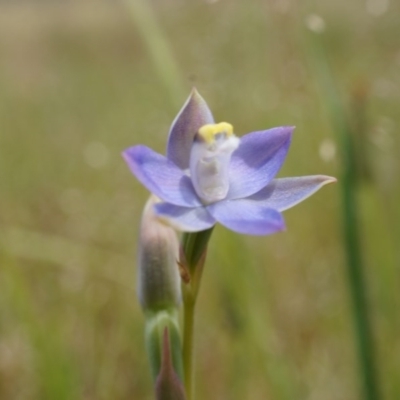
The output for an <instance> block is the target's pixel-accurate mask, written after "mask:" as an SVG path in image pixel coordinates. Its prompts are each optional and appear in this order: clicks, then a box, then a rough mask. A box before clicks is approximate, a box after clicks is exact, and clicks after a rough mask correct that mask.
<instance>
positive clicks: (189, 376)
mask: <svg viewBox="0 0 400 400" xmlns="http://www.w3.org/2000/svg"><path fill="white" fill-rule="evenodd" d="M195 305H196V300H195V299H194V298H193V296H192V295H191V294H189V293H187V294H186V295H185V294H184V302H183V348H182V351H183V373H184V376H185V388H186V397H187V400H192V399H193V398H194V393H193V338H194V316H195V313H194V312H195Z"/></svg>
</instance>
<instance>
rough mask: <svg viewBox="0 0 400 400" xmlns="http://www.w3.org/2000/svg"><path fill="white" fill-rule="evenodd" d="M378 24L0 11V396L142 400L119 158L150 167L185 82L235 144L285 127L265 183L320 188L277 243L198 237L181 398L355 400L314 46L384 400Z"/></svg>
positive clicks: (394, 369)
mask: <svg viewBox="0 0 400 400" xmlns="http://www.w3.org/2000/svg"><path fill="white" fill-rule="evenodd" d="M399 15H400V3H399V2H395V1H389V0H354V1H344V0H338V1H335V2H333V1H329V0H319V1H318V0H316V1H302V2H297V1H295V0H270V1H261V0H260V1H258V0H252V1H233V0H231V1H228V0H219V1H218V0H208V1H206V0H202V1H200V0H193V1H187V0H186V1H184V0H165V1H155V0H154V1H151V2H150V1H145V0H143V1H139V0H131V1H130V2H129V1H128V0H126V1H125V2H124V1H115V2H114V1H94V0H93V1H83V0H79V1H78V0H77V1H61V0H60V1H50V0H49V1H43V2H36V1H25V2H24V1H3V2H0V399H4V400H8V399H10V400H11V399H12V400H14V399H51V400H55V399H56V400H62V399H85V400H94V399H96V400H97V399H104V400H106V399H151V398H153V394H152V388H151V379H150V372H149V369H148V363H147V359H146V354H145V351H144V346H143V343H144V338H143V316H142V314H141V310H140V308H139V306H138V302H137V300H136V293H135V254H136V242H137V235H138V227H139V225H138V224H139V220H140V214H141V210H142V207H143V205H144V202H145V200H146V198H147V196H148V193H146V190H145V189H144V188H143V187H142V186H141V185H140V184H139V183H138V182H137V181H136V179H135V178H134V177H133V176H132V175H131V174H130V172H129V170H128V168H127V166H126V165H125V164H124V162H123V160H122V158H121V156H120V153H121V151H122V150H123V149H124V148H126V147H128V146H131V145H134V144H137V143H143V144H146V145H148V146H151V147H153V148H155V149H156V150H158V151H160V152H163V151H164V148H165V145H166V139H167V134H168V129H169V126H170V124H171V122H172V120H173V118H174V117H175V115H176V113H177V112H178V111H179V108H180V107H181V105H182V104H183V103H184V101H185V99H186V97H187V96H188V95H189V92H190V89H191V87H192V86H196V87H197V89H198V90H199V92H200V93H201V94H202V95H203V97H205V99H206V100H207V102H208V104H209V105H210V107H211V109H212V110H213V112H214V115H215V118H216V120H217V121H228V122H230V123H232V124H233V125H234V127H235V131H236V133H237V134H238V135H242V134H244V133H247V132H249V131H252V130H259V129H263V128H268V127H273V126H277V125H296V127H297V129H296V131H295V135H294V139H293V143H292V147H291V151H290V152H289V156H288V158H287V161H286V163H285V165H284V167H283V169H282V171H281V172H280V176H294V175H307V174H318V173H321V174H326V175H333V176H337V177H338V178H339V184H338V185H330V186H328V187H326V188H324V189H323V190H321V192H319V193H318V194H317V195H315V196H314V197H312V198H311V199H309V200H307V201H306V202H305V203H303V204H301V205H299V206H297V207H296V208H294V209H292V210H289V211H288V212H286V213H285V218H286V222H287V227H288V229H287V231H286V232H284V233H279V234H277V235H274V236H270V237H257V238H255V237H244V236H239V235H237V234H234V233H233V232H229V231H227V230H225V229H224V228H223V227H221V226H218V227H217V228H216V230H215V232H214V234H213V237H212V240H211V244H210V251H209V256H208V260H207V263H206V270H205V274H204V278H203V282H202V288H201V294H200V298H199V303H198V310H197V311H198V314H197V325H196V327H197V338H196V354H197V360H196V362H197V366H196V378H197V379H196V380H197V390H196V391H197V393H198V396H197V398H198V399H221V400H222V399H227V400H239V399H257V400H258V399H271V400H289V399H293V400H295V399H296V400H298V399H307V400H317V399H318V400H324V399H327V400H353V399H358V398H360V385H361V383H360V377H359V372H358V371H359V368H358V361H357V352H356V349H357V347H356V343H355V336H354V323H353V320H352V311H351V309H352V306H351V301H350V295H349V290H348V283H347V273H346V262H345V253H344V247H343V239H342V220H341V218H342V211H341V197H340V176H341V173H342V169H343V168H342V167H343V165H342V158H341V149H340V147H339V145H338V143H339V142H338V141H337V132H335V128H334V127H333V125H332V120H331V117H330V111H329V109H328V103H329V99H327V98H326V97H327V95H328V94H327V93H326V92H325V90H324V85H323V84H321V80H320V78H319V77H318V76H319V71H318V68H319V67H318V65H319V63H318V62H315V59H316V54H317V53H316V52H315V51H314V46H315V41H316V40H317V41H318V42H319V43H323V47H324V48H325V53H326V55H327V59H328V60H327V61H328V62H329V64H330V66H331V70H332V73H333V76H334V79H335V81H336V88H337V90H338V93H339V94H340V96H341V99H342V101H343V105H344V109H345V110H346V111H345V113H346V115H345V116H346V118H348V119H349V121H350V122H351V124H352V126H355V127H356V128H355V130H354V131H355V132H356V133H357V135H356V136H357V137H356V140H357V142H356V147H357V149H358V150H361V151H358V153H357V154H358V157H359V159H358V161H359V163H362V166H363V175H362V176H361V184H360V185H359V186H358V187H357V200H358V207H357V209H358V212H359V216H360V231H361V240H362V252H363V254H362V255H363V261H364V267H365V275H366V284H367V297H368V302H369V305H370V311H369V315H370V317H371V322H372V328H373V336H374V339H375V347H376V349H375V350H376V359H377V366H378V377H379V381H380V386H381V390H382V398H383V399H393V400H395V399H399V398H400V379H399V371H400V315H399V309H400V294H399V282H400V272H399V268H400V205H399V204H400V187H399V182H400V162H399V154H400V140H399V136H398V127H399V124H400V40H399V38H400V24H399ZM318 54H319V53H318Z"/></svg>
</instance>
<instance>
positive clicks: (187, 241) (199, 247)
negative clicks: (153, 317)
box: [180, 228, 213, 400]
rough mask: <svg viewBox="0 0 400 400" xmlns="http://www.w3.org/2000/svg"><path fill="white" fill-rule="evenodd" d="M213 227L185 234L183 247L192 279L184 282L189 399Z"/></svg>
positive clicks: (189, 398) (185, 367)
mask: <svg viewBox="0 0 400 400" xmlns="http://www.w3.org/2000/svg"><path fill="white" fill-rule="evenodd" d="M212 231H213V228H210V229H207V230H205V231H201V232H196V233H186V234H184V235H183V238H182V243H181V248H182V254H181V257H182V259H181V260H180V263H181V265H182V266H183V267H184V268H185V269H186V270H187V271H186V273H187V274H188V275H189V277H190V280H189V281H188V282H183V283H182V296H183V349H182V352H183V354H182V359H183V372H184V375H185V389H186V396H187V400H193V399H194V384H193V358H194V357H193V354H194V352H193V347H194V346H193V342H194V316H195V314H194V312H195V305H196V299H197V294H198V292H199V288H200V281H201V276H202V272H203V267H204V262H205V259H206V252H207V244H208V241H209V239H210V237H211V233H212Z"/></svg>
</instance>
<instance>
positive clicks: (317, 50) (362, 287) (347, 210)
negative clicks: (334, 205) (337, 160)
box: [312, 37, 380, 400]
mask: <svg viewBox="0 0 400 400" xmlns="http://www.w3.org/2000/svg"><path fill="white" fill-rule="evenodd" d="M312 48H313V50H314V61H315V62H316V72H317V74H318V77H319V83H320V84H321V86H322V88H323V90H324V98H325V99H326V101H327V104H328V111H329V112H330V114H331V115H330V116H331V119H332V124H333V126H334V128H335V130H336V132H337V135H338V141H339V144H340V147H341V150H342V162H343V170H342V178H341V179H340V182H341V184H342V185H341V187H342V210H343V214H342V217H343V238H344V245H345V250H346V257H347V276H348V283H349V291H350V296H351V301H352V310H353V320H354V326H355V337H356V341H357V347H358V357H359V364H360V373H361V377H362V384H363V391H364V394H363V396H362V398H363V399H365V400H378V399H379V398H380V390H379V382H378V375H377V370H376V364H375V354H374V341H373V334H372V327H371V321H370V310H369V305H368V301H367V287H366V282H365V277H364V268H363V262H362V255H361V246H360V234H359V221H358V215H357V209H358V205H357V196H356V195H357V193H356V191H357V188H358V184H359V183H360V176H359V175H358V173H357V165H356V157H357V154H356V151H355V145H354V139H353V132H352V129H351V127H350V123H349V121H348V118H347V116H346V109H345V107H344V106H343V103H342V101H341V98H340V95H339V93H338V91H337V88H336V85H335V82H334V78H333V74H332V72H331V71H330V67H329V62H328V59H327V56H326V54H325V51H324V48H323V44H322V42H321V39H320V38H317V37H314V41H313V46H312Z"/></svg>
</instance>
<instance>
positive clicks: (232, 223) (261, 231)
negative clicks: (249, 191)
mask: <svg viewBox="0 0 400 400" xmlns="http://www.w3.org/2000/svg"><path fill="white" fill-rule="evenodd" d="M207 209H208V211H209V212H210V214H211V215H212V216H213V217H214V218H215V219H216V220H217V221H218V222H220V223H221V224H222V225H224V226H226V227H227V228H228V229H231V230H233V231H235V232H238V233H244V234H246V235H270V234H272V233H275V232H278V231H282V230H284V229H285V222H284V220H283V217H282V215H281V213H280V212H279V211H277V210H274V209H272V208H268V207H265V206H263V205H261V204H258V203H257V202H255V201H252V200H247V199H239V200H224V201H220V202H218V203H214V204H210V205H209V206H207Z"/></svg>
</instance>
